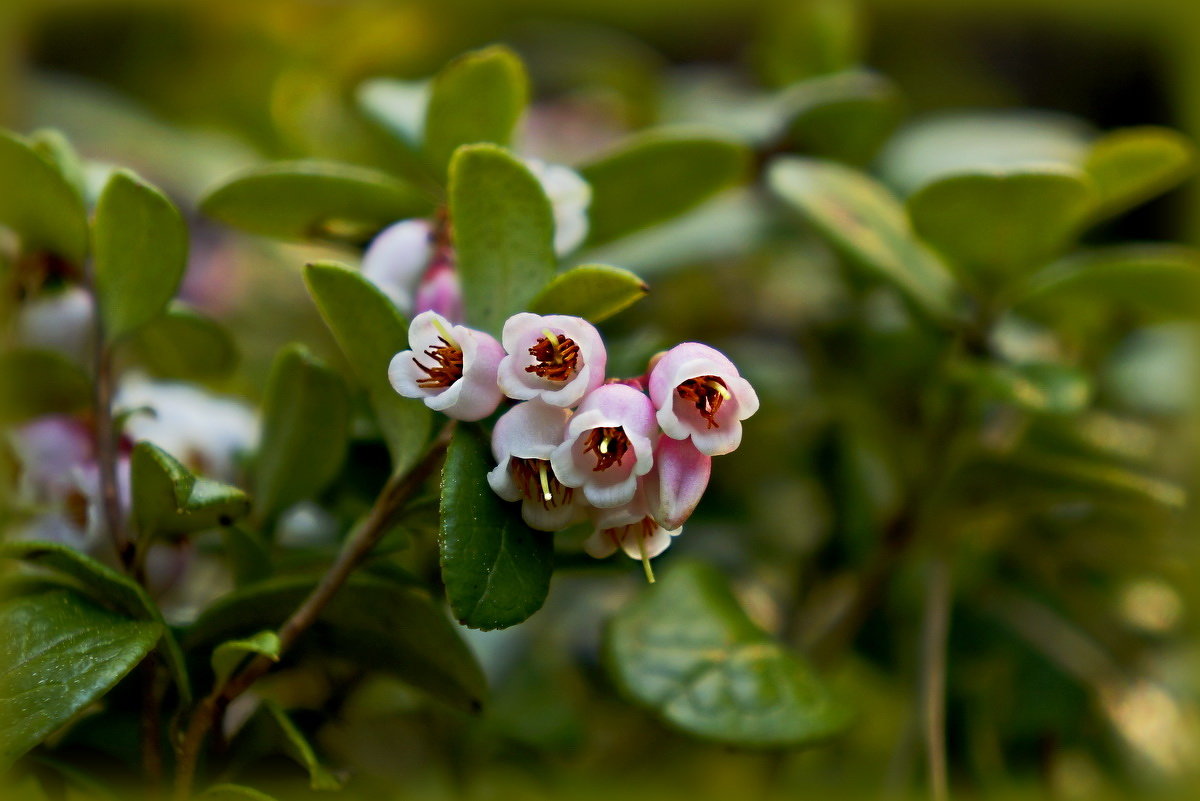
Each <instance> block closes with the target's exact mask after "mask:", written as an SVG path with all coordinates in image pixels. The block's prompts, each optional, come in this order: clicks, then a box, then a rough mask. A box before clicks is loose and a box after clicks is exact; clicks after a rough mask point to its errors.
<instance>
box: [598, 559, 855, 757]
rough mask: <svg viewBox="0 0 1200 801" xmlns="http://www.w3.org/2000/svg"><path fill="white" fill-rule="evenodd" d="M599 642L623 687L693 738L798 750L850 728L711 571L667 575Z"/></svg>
mask: <svg viewBox="0 0 1200 801" xmlns="http://www.w3.org/2000/svg"><path fill="white" fill-rule="evenodd" d="M604 642H605V649H606V656H607V665H608V667H609V670H610V672H611V673H612V675H613V677H614V679H615V680H616V682H617V685H618V686H619V687H620V688H621V690H622V691H623V692H624V693H625V694H626V695H628V696H629V697H630V698H631V699H633V700H634V701H636V702H637V703H639V704H641V705H643V706H645V707H647V708H649V709H651V710H653V711H654V712H655V713H657V714H658V715H659V716H661V717H662V719H663V720H665V721H666V722H667V723H669V724H671V725H672V726H674V727H676V728H678V729H680V730H682V731H684V732H687V733H688V734H692V735H695V736H697V737H703V738H705V739H709V740H716V741H718V742H723V743H729V744H732V745H739V746H749V747H766V748H771V747H775V748H782V747H794V746H799V745H807V744H811V743H815V742H818V741H821V740H825V739H828V738H829V737H832V736H833V735H835V734H838V733H839V732H840V731H842V730H843V729H844V728H845V727H846V726H847V724H848V723H849V718H850V714H849V710H848V709H847V708H846V707H845V706H843V705H842V704H841V703H839V702H838V701H837V700H836V699H835V698H834V697H833V696H832V695H831V693H830V691H829V690H828V689H826V687H825V686H824V684H823V683H822V682H821V680H820V679H819V678H818V677H817V676H816V674H815V673H814V672H813V669H812V668H811V667H809V666H808V665H807V664H805V663H804V662H802V661H801V660H800V659H799V657H797V656H795V655H794V654H792V653H790V652H788V651H787V650H786V649H784V648H783V646H781V645H780V644H779V643H777V642H775V641H774V640H773V639H771V637H770V636H769V635H767V633H766V632H764V631H762V630H761V629H759V628H758V627H757V626H755V625H754V623H752V622H751V621H750V618H749V617H747V616H746V613H745V612H744V611H742V609H741V607H740V606H738V603H737V601H736V600H735V599H734V597H733V594H732V593H731V592H730V591H729V587H728V585H727V584H726V582H725V579H724V577H722V576H721V574H720V573H718V572H717V571H716V569H714V568H712V567H710V566H708V565H704V564H701V563H697V562H689V563H679V564H676V565H674V566H673V567H672V568H671V569H670V570H669V571H665V575H664V576H663V578H662V579H661V580H660V581H659V582H658V583H657V584H656V585H654V586H651V587H649V588H648V589H647V590H645V591H644V593H643V594H642V596H641V597H639V598H638V599H636V600H635V601H633V602H632V603H629V604H628V605H626V606H625V608H624V609H622V610H621V611H620V612H619V613H618V614H617V616H616V617H615V618H614V619H613V620H612V621H611V623H610V624H609V626H608V629H607V630H606V632H605V640H604Z"/></svg>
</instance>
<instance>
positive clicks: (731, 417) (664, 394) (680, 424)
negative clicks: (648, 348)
mask: <svg viewBox="0 0 1200 801" xmlns="http://www.w3.org/2000/svg"><path fill="white" fill-rule="evenodd" d="M650 398H651V399H652V400H653V401H654V406H655V408H657V409H658V424H659V425H660V426H662V430H663V433H664V434H666V435H667V436H668V437H670V438H671V439H688V438H689V437H690V438H691V440H692V442H693V443H694V444H695V446H696V449H697V450H699V451H700V452H701V453H704V454H707V455H708V456H719V455H721V454H723V453H729V452H731V451H734V450H736V449H737V446H738V445H740V444H741V442H742V423H741V421H742V420H745V419H746V418H747V417H749V416H750V415H752V414H754V413H755V412H756V411H758V395H757V394H756V393H755V392H754V387H752V386H750V382H749V381H747V380H746V379H744V378H742V377H741V375H740V374H739V373H738V369H737V368H736V367H734V365H733V362H731V361H729V359H728V358H727V357H726V356H725V354H723V353H721V352H720V351H718V350H715V349H713V348H710V347H709V346H708V345H701V344H700V343H699V342H684V343H683V344H682V345H676V346H675V347H673V348H671V350H669V351H667V354H666V355H665V356H663V357H662V358H661V359H660V360H659V361H658V363H657V364H655V365H654V369H653V370H652V371H651V373H650Z"/></svg>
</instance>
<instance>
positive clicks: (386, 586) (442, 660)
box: [185, 575, 487, 711]
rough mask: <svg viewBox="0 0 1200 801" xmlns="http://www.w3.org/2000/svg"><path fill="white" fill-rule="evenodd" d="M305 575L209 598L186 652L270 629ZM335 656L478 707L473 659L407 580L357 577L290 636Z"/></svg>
mask: <svg viewBox="0 0 1200 801" xmlns="http://www.w3.org/2000/svg"><path fill="white" fill-rule="evenodd" d="M314 585H315V582H314V581H313V580H312V579H307V578H288V579H271V580H270V581H265V582H261V583H258V584H255V585H252V586H249V587H246V588H245V589H240V590H236V591H234V592H232V593H230V594H229V595H226V596H224V597H223V598H221V599H220V600H218V601H216V602H215V603H214V604H212V606H210V607H209V608H208V609H206V610H205V611H204V613H203V614H202V615H201V616H200V618H199V619H198V620H197V621H196V622H195V624H194V625H193V626H192V628H191V630H190V631H189V633H188V635H187V638H186V640H185V644H186V646H187V647H188V648H189V650H192V649H199V650H201V651H202V652H203V651H205V650H206V649H211V648H214V647H216V646H217V645H218V644H219V643H221V642H224V641H226V640H231V639H237V638H241V637H248V636H250V635H252V634H254V633H256V632H259V631H262V630H264V629H278V627H279V626H280V625H282V623H283V622H284V621H285V620H286V619H287V618H288V616H289V615H291V614H292V612H293V611H295V609H296V607H297V606H298V605H299V604H300V603H301V602H302V601H303V600H304V598H305V597H306V596H307V595H308V594H309V592H311V591H312V588H313V586H314ZM309 644H311V645H312V646H313V647H314V648H315V649H316V650H317V652H318V653H320V654H326V655H327V654H337V655H338V656H340V657H345V658H347V659H352V660H354V661H355V662H357V663H358V664H359V665H361V666H362V667H364V668H367V669H372V670H379V671H383V672H386V673H389V674H391V675H394V676H396V677H398V678H401V679H403V680H405V681H407V682H408V683H410V684H412V685H413V686H415V687H419V688H420V689H423V690H425V691H426V692H428V693H430V694H431V695H433V696H434V697H436V698H438V699H440V700H442V701H443V702H445V703H447V704H449V705H451V706H453V707H456V708H458V709H463V710H466V711H478V710H479V709H480V707H481V705H482V703H483V699H484V696H485V695H486V692H487V685H486V681H485V680H484V677H483V673H482V671H481V670H480V668H479V665H478V664H477V663H476V662H475V657H474V656H473V655H472V654H471V651H470V649H469V648H467V645H466V643H464V642H463V641H462V638H461V637H460V636H459V634H458V632H457V631H455V629H454V626H453V624H452V623H451V622H450V620H449V619H448V618H447V617H446V614H445V612H444V611H443V610H442V607H441V605H440V604H439V603H437V602H435V601H434V600H433V599H432V598H430V596H429V594H428V593H427V592H426V591H425V590H423V589H422V588H420V587H419V586H417V585H416V584H414V583H400V582H396V581H392V580H383V579H380V578H378V577H374V576H365V575H358V576H354V577H353V578H351V579H350V581H349V582H348V583H347V584H346V585H345V586H344V587H342V588H341V589H340V590H338V592H337V594H336V595H335V596H334V597H333V600H332V601H331V602H330V603H329V605H328V606H327V607H326V608H325V609H324V611H322V612H321V615H320V616H319V617H318V619H317V622H316V623H315V624H314V625H313V627H312V628H311V629H309V630H308V631H307V632H306V633H305V634H304V635H302V636H301V638H300V639H299V641H298V642H297V648H298V649H299V650H300V651H303V649H304V648H305V647H307V645H309Z"/></svg>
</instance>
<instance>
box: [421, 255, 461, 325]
mask: <svg viewBox="0 0 1200 801" xmlns="http://www.w3.org/2000/svg"><path fill="white" fill-rule="evenodd" d="M413 309H414V310H415V311H416V312H417V313H418V314H419V313H421V312H426V311H432V312H437V313H438V314H440V315H442V316H443V317H445V318H446V319H447V320H450V321H451V322H460V321H461V320H463V319H464V318H463V300H462V286H461V284H460V283H459V280H458V271H457V270H455V269H454V267H453V266H452V265H451V264H450V262H448V261H435V262H434V263H433V264H432V265H431V266H430V268H429V269H428V270H427V271H426V272H425V275H424V276H422V277H421V283H419V284H418V285H417V297H416V299H415V300H414V301H413Z"/></svg>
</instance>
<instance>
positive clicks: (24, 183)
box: [0, 131, 88, 265]
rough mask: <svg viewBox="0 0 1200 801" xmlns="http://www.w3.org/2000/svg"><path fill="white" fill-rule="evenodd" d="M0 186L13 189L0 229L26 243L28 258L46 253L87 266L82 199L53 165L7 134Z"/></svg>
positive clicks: (0, 205) (2, 200) (0, 201)
mask: <svg viewBox="0 0 1200 801" xmlns="http://www.w3.org/2000/svg"><path fill="white" fill-rule="evenodd" d="M0 183H2V184H3V185H4V186H6V187H9V189H8V190H7V191H5V192H3V193H0V224H3V225H5V226H7V227H9V228H11V229H12V230H13V231H15V232H16V233H17V235H18V236H20V237H21V240H22V247H23V249H24V250H25V251H26V252H30V253H32V252H36V251H39V250H45V251H48V252H49V253H52V254H54V255H56V256H59V257H61V258H63V259H66V260H67V261H70V262H73V263H74V264H76V265H82V264H83V260H84V257H85V256H86V255H87V251H88V224H87V212H86V211H85V209H84V206H83V199H82V198H80V196H79V194H78V193H77V192H76V191H75V188H74V187H73V186H71V184H70V183H69V182H68V180H67V178H66V177H64V176H63V174H62V173H61V172H59V170H58V169H57V168H56V166H55V165H54V163H52V162H51V161H50V160H48V159H46V158H43V157H42V156H41V155H39V154H38V153H37V151H36V150H35V149H34V148H32V147H30V146H29V144H27V143H26V142H25V141H23V140H22V139H20V138H19V137H17V136H14V135H12V134H10V133H7V132H5V131H0ZM18 187H19V189H18Z"/></svg>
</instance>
